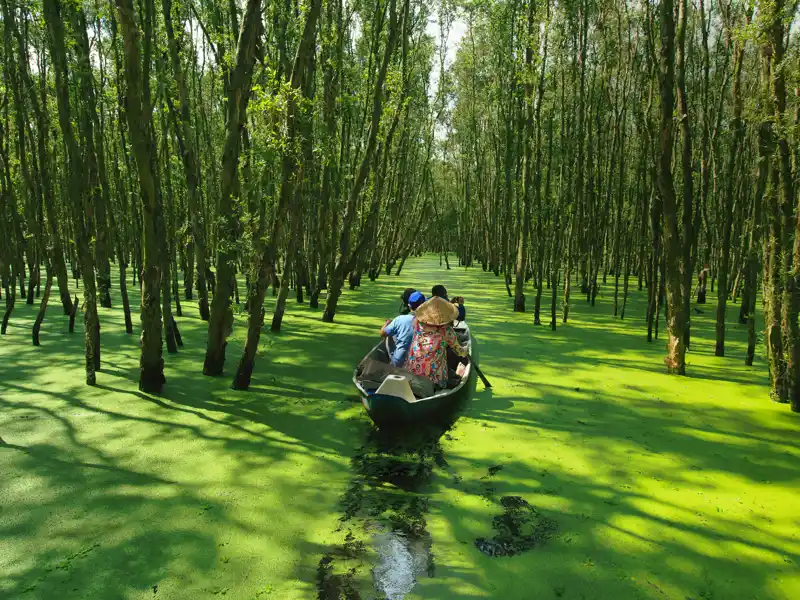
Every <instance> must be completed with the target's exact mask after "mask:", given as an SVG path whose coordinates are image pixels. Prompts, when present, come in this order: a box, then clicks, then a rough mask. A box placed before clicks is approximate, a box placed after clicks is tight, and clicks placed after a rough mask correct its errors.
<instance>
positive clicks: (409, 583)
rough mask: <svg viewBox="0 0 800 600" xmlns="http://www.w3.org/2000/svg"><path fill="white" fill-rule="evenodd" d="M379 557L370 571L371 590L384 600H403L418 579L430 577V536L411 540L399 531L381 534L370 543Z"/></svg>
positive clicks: (431, 564)
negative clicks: (384, 599)
mask: <svg viewBox="0 0 800 600" xmlns="http://www.w3.org/2000/svg"><path fill="white" fill-rule="evenodd" d="M372 546H373V548H374V549H375V551H376V552H377V554H378V556H379V562H378V564H377V565H376V566H375V567H374V568H373V569H372V577H373V581H374V585H375V589H377V590H378V591H380V592H382V593H383V595H384V596H385V597H386V599H387V600H403V598H405V597H406V595H407V594H409V593H410V592H411V590H412V589H413V588H414V585H415V584H416V583H417V579H418V578H419V577H423V576H426V575H433V573H432V570H433V569H432V566H433V563H432V560H433V557H432V555H431V552H430V549H431V543H430V536H426V537H425V538H412V537H409V536H408V535H406V534H404V533H402V532H399V531H381V532H379V533H376V534H375V535H374V536H373V539H372Z"/></svg>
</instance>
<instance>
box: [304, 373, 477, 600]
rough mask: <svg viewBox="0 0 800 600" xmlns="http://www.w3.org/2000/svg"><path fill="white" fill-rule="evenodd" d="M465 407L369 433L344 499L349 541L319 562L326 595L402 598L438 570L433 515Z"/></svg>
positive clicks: (333, 599)
mask: <svg viewBox="0 0 800 600" xmlns="http://www.w3.org/2000/svg"><path fill="white" fill-rule="evenodd" d="M469 387H470V388H474V385H471V386H469ZM469 395H470V394H469V393H467V394H465V396H466V397H469ZM461 407H462V406H461V405H459V406H456V407H454V408H453V409H451V410H450V411H449V412H448V413H447V414H443V415H441V418H440V419H439V420H438V421H437V422H436V423H427V424H419V425H416V426H414V427H413V428H407V429H403V430H399V431H393V430H379V429H376V428H374V427H372V426H369V428H368V430H367V431H365V435H364V443H363V445H362V446H361V448H359V449H358V451H357V452H356V453H355V455H354V456H353V458H352V459H351V466H352V470H353V476H352V479H351V480H350V484H349V486H348V488H347V490H346V492H345V493H344V495H343V497H342V499H341V508H342V516H341V518H340V530H341V533H342V534H343V540H344V541H343V543H342V544H340V545H338V546H336V547H334V548H331V550H330V551H328V552H327V553H326V554H325V555H324V556H323V557H322V558H321V560H320V561H319V564H318V567H317V592H318V596H317V597H318V599H319V600H340V599H345V600H368V599H377V598H385V599H386V600H402V599H403V598H405V597H406V595H407V594H408V593H409V592H411V590H412V589H413V588H414V586H415V584H416V583H417V581H419V579H421V578H423V577H433V576H434V574H435V565H436V561H435V556H434V553H433V551H432V541H433V540H432V539H431V536H430V534H429V533H428V530H427V521H426V515H427V513H428V505H429V493H430V484H431V478H432V475H433V473H434V469H436V468H444V467H446V465H447V461H446V459H445V456H444V452H443V450H442V446H441V444H440V439H441V438H442V436H443V435H445V433H446V432H448V431H449V430H451V429H452V428H453V426H454V424H455V422H456V419H457V418H458V415H459V414H460V411H461Z"/></svg>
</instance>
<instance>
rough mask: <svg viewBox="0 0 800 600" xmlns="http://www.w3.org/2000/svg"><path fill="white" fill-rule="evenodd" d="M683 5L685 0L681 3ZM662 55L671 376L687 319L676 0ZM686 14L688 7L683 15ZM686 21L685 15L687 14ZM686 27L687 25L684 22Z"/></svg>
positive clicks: (680, 362)
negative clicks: (679, 195) (676, 155)
mask: <svg viewBox="0 0 800 600" xmlns="http://www.w3.org/2000/svg"><path fill="white" fill-rule="evenodd" d="M680 1H681V3H682V4H684V3H685V2H686V0H680ZM660 11H661V51H660V56H659V70H660V74H659V84H660V96H661V137H660V140H659V165H658V167H659V168H658V189H659V192H660V194H661V200H662V204H663V207H664V251H665V252H664V254H665V256H664V279H665V289H666V295H667V303H668V306H667V328H668V330H669V341H668V342H667V356H666V358H665V359H664V364H665V365H666V366H667V370H668V371H669V372H670V373H673V374H676V375H685V374H686V346H685V343H684V342H685V338H684V334H685V326H686V323H685V315H684V309H683V298H682V287H683V279H682V276H681V255H682V248H681V239H680V236H679V233H678V207H677V202H676V199H675V188H674V187H673V183H672V147H673V140H674V138H673V122H672V112H673V110H674V108H675V96H674V92H673V86H674V84H675V19H674V14H673V0H661V4H660ZM684 11H685V7H684V8H683V9H682V10H681V12H684ZM684 19H685V14H684ZM684 27H685V21H684Z"/></svg>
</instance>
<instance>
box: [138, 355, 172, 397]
mask: <svg viewBox="0 0 800 600" xmlns="http://www.w3.org/2000/svg"><path fill="white" fill-rule="evenodd" d="M159 363H160V364H158V365H145V366H142V367H140V369H139V390H140V391H142V392H145V393H148V394H160V393H161V390H162V389H163V388H164V383H165V382H166V378H165V377H164V361H163V360H161V361H159Z"/></svg>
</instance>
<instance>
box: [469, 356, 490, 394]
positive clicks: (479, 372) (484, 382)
mask: <svg viewBox="0 0 800 600" xmlns="http://www.w3.org/2000/svg"><path fill="white" fill-rule="evenodd" d="M469 362H470V364H471V365H472V368H473V369H475V372H476V373H477V374H478V377H480V378H481V383H483V386H484V387H487V388H491V387H492V384H491V383H489V380H488V379H486V375H484V374H483V373H482V372H481V370H480V368H479V367H478V365H476V364H475V363H474V362H473V361H472V359H470V361H469Z"/></svg>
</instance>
